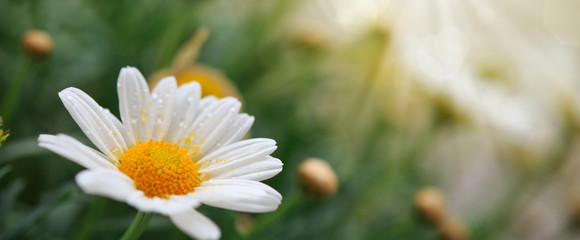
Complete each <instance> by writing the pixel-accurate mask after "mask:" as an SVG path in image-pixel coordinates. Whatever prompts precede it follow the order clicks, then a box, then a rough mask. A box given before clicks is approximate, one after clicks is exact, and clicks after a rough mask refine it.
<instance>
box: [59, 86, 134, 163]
mask: <svg viewBox="0 0 580 240" xmlns="http://www.w3.org/2000/svg"><path fill="white" fill-rule="evenodd" d="M58 95H59V96H60V98H61V100H62V102H63V103H64V106H65V107H66V109H67V110H68V111H69V113H70V114H71V116H72V117H73V119H74V120H75V122H76V123H77V124H78V125H79V127H80V128H81V129H82V130H83V132H84V133H85V135H87V137H88V138H89V139H90V140H91V141H92V142H93V143H94V144H95V146H97V148H99V150H101V152H103V153H105V154H106V155H107V156H109V157H110V158H112V159H115V160H118V158H119V157H120V154H122V153H123V152H124V151H125V150H127V145H126V143H125V140H124V139H123V137H122V136H123V134H124V133H121V132H120V131H119V129H118V128H117V127H116V126H115V123H114V122H112V121H111V120H110V119H109V116H108V115H106V114H105V112H104V110H103V108H102V107H101V106H99V105H98V104H97V103H96V102H95V101H94V100H93V99H92V98H91V97H89V96H88V95H87V94H86V93H84V92H83V91H81V90H79V89H76V88H67V89H65V90H63V91H61V92H60V93H59V94H58Z"/></svg>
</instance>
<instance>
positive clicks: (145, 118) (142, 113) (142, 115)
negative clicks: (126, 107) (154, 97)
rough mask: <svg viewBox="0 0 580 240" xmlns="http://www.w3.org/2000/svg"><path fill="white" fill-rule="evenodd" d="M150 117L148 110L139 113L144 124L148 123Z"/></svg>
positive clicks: (143, 109)
mask: <svg viewBox="0 0 580 240" xmlns="http://www.w3.org/2000/svg"><path fill="white" fill-rule="evenodd" d="M148 117H149V113H148V112H147V108H141V110H140V111H139V118H141V121H142V122H147V118H148Z"/></svg>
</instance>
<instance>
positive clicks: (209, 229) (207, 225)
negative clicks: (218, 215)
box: [169, 209, 221, 239]
mask: <svg viewBox="0 0 580 240" xmlns="http://www.w3.org/2000/svg"><path fill="white" fill-rule="evenodd" d="M169 218H171V221H173V223H174V224H175V226H177V227H178V228H179V229H180V230H181V231H183V232H184V233H186V234H187V235H188V236H190V237H192V238H196V239H219V238H220V236H221V232H220V229H219V228H218V226H217V225H216V224H215V223H214V222H213V221H212V220H210V219H209V218H207V217H206V216H204V215H203V214H201V213H199V212H198V211H196V210H195V209H189V210H188V211H184V212H181V213H177V214H172V215H169Z"/></svg>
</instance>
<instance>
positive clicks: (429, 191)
mask: <svg viewBox="0 0 580 240" xmlns="http://www.w3.org/2000/svg"><path fill="white" fill-rule="evenodd" d="M415 208H417V210H418V211H419V213H420V214H421V215H422V216H423V217H425V219H426V220H428V221H430V222H432V223H439V222H441V221H443V220H444V219H445V218H446V215H447V210H446V206H445V197H443V194H442V193H441V192H440V191H439V190H438V189H436V188H434V187H426V188H423V189H421V190H419V191H418V192H417V194H415Z"/></svg>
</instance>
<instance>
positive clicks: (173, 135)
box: [166, 82, 201, 143]
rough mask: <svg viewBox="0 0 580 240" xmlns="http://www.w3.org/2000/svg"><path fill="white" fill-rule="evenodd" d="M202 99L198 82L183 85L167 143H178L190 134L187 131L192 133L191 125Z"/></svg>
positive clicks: (177, 96) (176, 102)
mask: <svg viewBox="0 0 580 240" xmlns="http://www.w3.org/2000/svg"><path fill="white" fill-rule="evenodd" d="M200 97H201V87H200V86H199V83H197V82H189V83H186V84H183V85H181V86H180V87H179V88H178V89H177V92H176V93H175V108H174V109H173V118H172V120H171V128H170V129H169V132H168V133H167V137H166V141H168V142H171V143H177V142H178V141H179V140H180V138H183V136H187V135H188V134H189V133H188V132H187V131H190V128H191V124H192V123H193V121H194V119H195V117H196V115H197V109H198V107H199V101H200ZM181 140H183V139H181Z"/></svg>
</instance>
